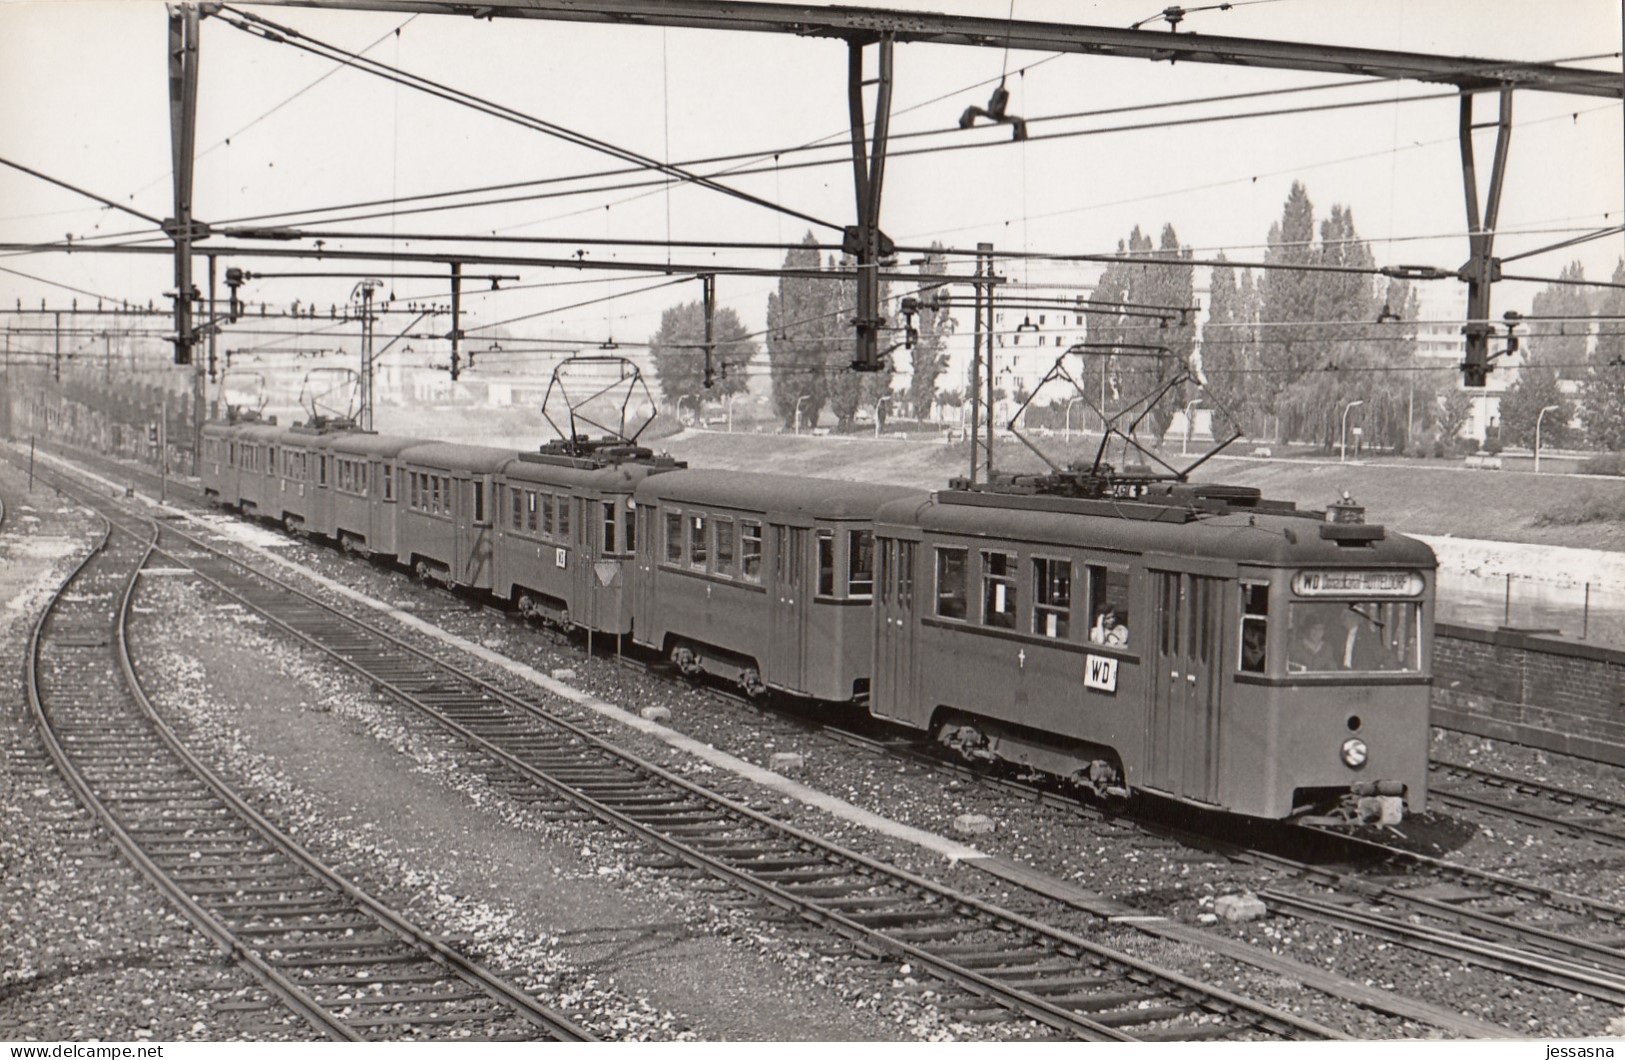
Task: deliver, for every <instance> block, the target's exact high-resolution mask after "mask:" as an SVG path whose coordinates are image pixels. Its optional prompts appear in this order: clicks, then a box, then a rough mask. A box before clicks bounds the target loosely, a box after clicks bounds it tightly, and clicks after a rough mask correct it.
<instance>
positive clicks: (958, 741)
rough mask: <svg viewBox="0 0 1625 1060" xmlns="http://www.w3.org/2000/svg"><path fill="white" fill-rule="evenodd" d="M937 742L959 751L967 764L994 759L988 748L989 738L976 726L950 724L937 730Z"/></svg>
mask: <svg viewBox="0 0 1625 1060" xmlns="http://www.w3.org/2000/svg"><path fill="white" fill-rule="evenodd" d="M937 742H938V743H940V744H942V745H943V746H944V747H947V748H950V749H952V750H954V751H957V752H958V753H959V756H960V757H961V758H964V759H965V760H966V761H967V762H991V761H992V760H993V757H994V755H993V752H992V751H990V750H988V748H987V737H986V736H984V735H982V732H981V730H979V729H977V728H976V726H974V725H960V724H957V723H953V722H950V723H949V724H947V725H944V726H943V727H942V728H941V729H939V730H937Z"/></svg>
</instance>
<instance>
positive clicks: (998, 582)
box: [982, 549, 1016, 629]
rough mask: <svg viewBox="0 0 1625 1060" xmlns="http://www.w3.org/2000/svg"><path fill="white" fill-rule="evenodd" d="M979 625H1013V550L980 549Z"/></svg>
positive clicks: (1014, 617)
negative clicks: (980, 597) (980, 594)
mask: <svg viewBox="0 0 1625 1060" xmlns="http://www.w3.org/2000/svg"><path fill="white" fill-rule="evenodd" d="M982 625H984V626H994V627H997V628H998V629H1015V628H1016V554H1015V553H1014V552H995V551H992V550H989V549H983V550H982Z"/></svg>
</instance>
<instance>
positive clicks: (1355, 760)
mask: <svg viewBox="0 0 1625 1060" xmlns="http://www.w3.org/2000/svg"><path fill="white" fill-rule="evenodd" d="M1369 757H1370V749H1369V748H1368V747H1366V745H1365V741H1364V740H1361V739H1358V738H1354V737H1351V738H1349V739H1347V740H1344V741H1343V764H1344V765H1346V766H1348V767H1349V768H1350V769H1359V768H1360V767H1361V766H1363V765H1365V760H1366V759H1367V758H1369Z"/></svg>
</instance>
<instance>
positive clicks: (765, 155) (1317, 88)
mask: <svg viewBox="0 0 1625 1060" xmlns="http://www.w3.org/2000/svg"><path fill="white" fill-rule="evenodd" d="M1061 54H1064V53H1057V54H1056V55H1054V56H1051V57H1050V58H1058V57H1060V55H1061ZM1615 54H1617V53H1608V54H1606V55H1601V54H1599V55H1584V56H1572V57H1568V58H1565V59H1560V60H1552V61H1554V62H1571V61H1579V60H1585V59H1597V58H1608V57H1612V56H1613V55H1615ZM1047 61H1048V59H1045V60H1040V61H1039V62H1036V63H1031V64H1028V65H1027V66H1024V67H1021V68H1020V70H1019V71H1018V72H1025V71H1026V70H1028V69H1031V68H1032V67H1035V66H1038V65H1041V64H1042V63H1043V62H1047ZM1498 65H1505V64H1498ZM1463 69H1464V70H1470V69H1471V68H1468V67H1463ZM993 80H997V79H987V80H985V81H982V82H977V83H976V84H975V85H972V86H970V88H976V87H980V86H982V85H985V84H989V83H992V81H993ZM1398 80H1400V79H1398V78H1377V79H1372V78H1358V79H1349V80H1344V81H1337V82H1332V83H1330V84H1323V85H1301V86H1292V87H1288V88H1278V89H1262V90H1257V91H1251V92H1237V93H1224V94H1219V95H1209V96H1201V97H1194V98H1191V99H1186V100H1164V101H1158V102H1155V103H1147V104H1134V105H1128V106H1121V107H1110V108H1102V109H1097V110H1088V111H1075V112H1069V113H1065V114H1059V115H1040V116H1037V117H1034V118H1030V119H1028V121H1029V124H1036V123H1042V122H1046V121H1057V120H1062V119H1073V118H1089V117H1101V116H1108V115H1114V114H1129V113H1137V112H1141V111H1148V110H1160V109H1168V108H1171V107H1183V106H1200V105H1204V104H1212V103H1230V102H1236V101H1239V100H1244V99H1253V98H1263V97H1269V96H1276V95H1289V94H1298V93H1306V92H1321V91H1326V90H1329V89H1337V88H1346V87H1355V86H1365V85H1371V84H1383V83H1389V82H1393V81H1398ZM967 90H968V89H967ZM962 91H966V90H955V91H954V92H950V93H947V94H944V95H941V96H937V97H934V98H933V99H931V100H928V101H926V103H922V104H916V105H914V106H911V107H906V108H903V109H902V110H900V111H898V112H897V113H899V114H901V113H906V112H907V111H909V110H915V109H919V108H920V107H923V106H925V105H928V104H929V103H935V102H940V101H941V100H944V99H948V98H951V97H952V96H953V95H958V94H960V92H962ZM1451 94H1454V93H1446V95H1451ZM1394 102H1395V100H1394V99H1392V98H1387V99H1382V100H1374V101H1370V104H1369V105H1380V104H1392V103H1394ZM1243 117H1245V115H1243ZM1157 127H1160V126H1147V128H1157ZM961 131H962V130H960V129H958V128H957V126H955V127H950V128H938V129H929V130H917V131H913V132H894V133H892V134H891V136H890V137H889V139H890V140H891V141H898V140H908V139H914V138H918V137H922V136H936V135H942V134H945V133H947V134H953V133H959V132H961ZM846 135H847V132H846V131H845V130H843V131H842V132H840V133H831V134H828V135H826V136H823V137H818V138H816V139H814V140H811V141H807V142H804V143H802V144H800V145H796V146H789V147H777V148H773V149H771V150H770V151H752V152H741V153H735V154H723V155H713V156H707V157H703V158H698V159H691V160H688V161H684V162H679V163H676V165H678V166H680V167H684V168H687V167H692V166H699V165H714V164H720V163H725V162H739V161H752V162H766V161H768V160H769V159H773V160H774V162H775V166H774V169H775V171H776V170H778V169H779V168H780V162H779V160H780V159H781V158H782V156H785V155H791V154H797V153H801V152H805V151H812V150H826V149H829V150H838V149H840V148H842V147H843V145H842V144H841V143H837V142H833V141H835V140H836V138H837V137H844V136H846ZM849 162H850V159H849V158H847V157H844V156H838V157H835V158H832V159H828V160H822V161H818V162H814V163H799V164H792V166H791V168H804V167H805V166H806V165H809V164H810V165H846V164H849ZM645 168H646V167H644V166H641V165H638V166H630V167H623V168H618V169H609V170H600V171H597V172H591V173H583V174H575V175H570V176H560V177H547V178H540V179H534V180H527V181H514V182H507V183H503V184H494V185H482V186H478V187H474V188H468V189H459V190H452V191H441V192H428V193H423V194H420V195H414V196H405V197H402V198H400V199H399V200H388V199H371V200H360V201H357V202H353V203H343V204H336V205H333V206H327V207H312V208H310V209H307V210H297V211H280V212H277V213H271V214H261V215H255V216H245V217H239V218H235V219H231V220H228V221H222V222H220V223H223V224H226V223H246V222H248V221H263V220H269V219H272V218H275V217H283V216H296V215H299V214H304V213H325V212H334V211H338V210H348V209H365V208H368V207H373V206H381V205H389V204H391V203H392V202H397V201H398V202H400V203H409V202H415V201H422V200H427V199H434V198H444V197H450V196H457V195H472V194H483V193H486V192H491V191H510V190H515V189H518V188H524V187H539V186H544V185H549V184H555V183H559V182H565V181H575V180H597V179H604V178H608V177H615V176H625V175H627V174H631V173H636V172H640V171H642V170H643V169H645ZM763 172H767V170H766V169H754V170H746V169H726V170H722V171H720V172H718V173H714V174H711V176H713V177H715V176H726V175H745V174H752V173H763ZM611 190H618V189H611ZM508 201H515V200H499V202H508ZM518 201H524V200H518Z"/></svg>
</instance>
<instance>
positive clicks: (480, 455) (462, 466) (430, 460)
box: [398, 442, 519, 474]
mask: <svg viewBox="0 0 1625 1060" xmlns="http://www.w3.org/2000/svg"><path fill="white" fill-rule="evenodd" d="M398 455H399V456H400V459H401V460H402V461H404V462H406V463H409V464H420V465H422V466H424V467H435V468H442V469H444V470H446V471H472V472H477V473H482V474H489V473H490V472H493V471H500V470H502V466H503V465H504V464H506V463H508V462H509V461H510V460H514V459H516V458H517V457H518V456H519V454H518V453H517V452H515V451H514V450H512V449H498V448H496V447H495V446H490V445H464V444H462V443H459V442H422V443H420V444H417V445H410V446H407V447H406V448H405V449H402V450H401V451H400V453H399V454H398Z"/></svg>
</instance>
